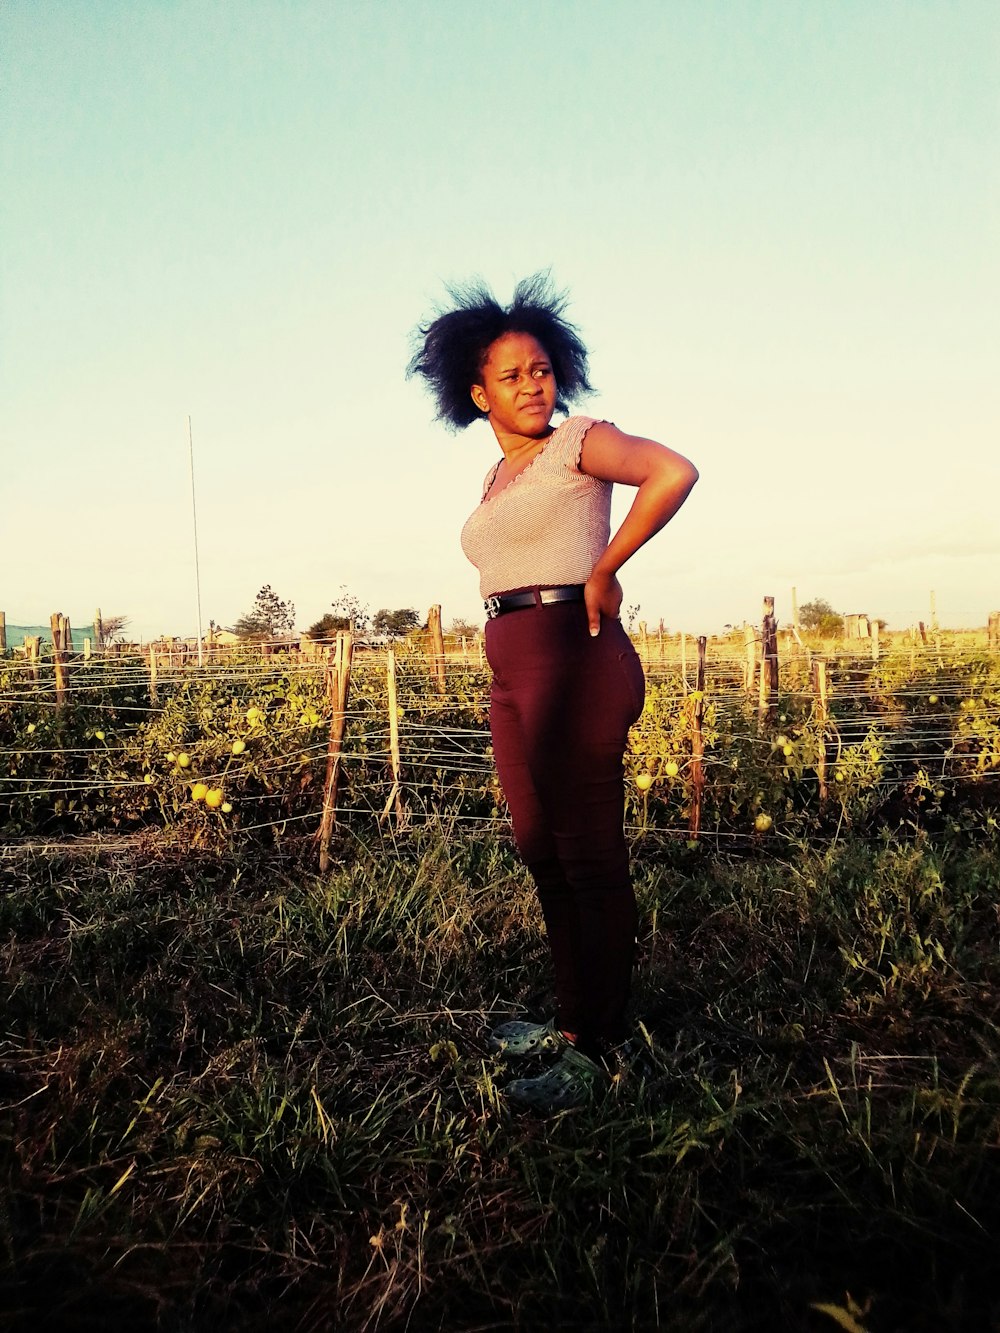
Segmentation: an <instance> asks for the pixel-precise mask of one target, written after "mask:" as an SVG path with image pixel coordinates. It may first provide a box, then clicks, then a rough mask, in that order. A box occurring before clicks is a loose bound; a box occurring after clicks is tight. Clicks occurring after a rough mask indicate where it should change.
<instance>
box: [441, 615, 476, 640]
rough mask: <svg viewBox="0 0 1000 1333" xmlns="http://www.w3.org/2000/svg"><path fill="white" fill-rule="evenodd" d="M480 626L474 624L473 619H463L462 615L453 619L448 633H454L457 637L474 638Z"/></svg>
mask: <svg viewBox="0 0 1000 1333" xmlns="http://www.w3.org/2000/svg"><path fill="white" fill-rule="evenodd" d="M479 628H480V627H479V626H478V625H474V624H473V623H472V621H471V620H463V619H462V617H461V616H459V617H458V618H457V619H455V620H453V621H452V622H451V624H450V625H449V626H448V633H449V634H453V635H454V636H455V638H456V639H474V638H475V637H476V635H477V634H478V633H479Z"/></svg>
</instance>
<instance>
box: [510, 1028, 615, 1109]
mask: <svg viewBox="0 0 1000 1333" xmlns="http://www.w3.org/2000/svg"><path fill="white" fill-rule="evenodd" d="M608 1083H609V1078H608V1073H607V1070H606V1069H604V1068H602V1066H601V1065H599V1064H598V1063H597V1061H596V1060H591V1058H590V1056H589V1055H584V1054H583V1052H582V1051H578V1050H577V1049H576V1047H575V1046H570V1045H568V1044H567V1046H566V1048H565V1050H564V1051H563V1053H562V1058H561V1059H560V1060H559V1062H558V1064H555V1065H553V1066H552V1068H551V1069H547V1070H546V1071H545V1073H544V1074H539V1075H538V1077H537V1078H517V1079H515V1080H514V1082H513V1083H508V1084H507V1086H506V1088H504V1092H505V1093H506V1094H507V1096H508V1097H509V1098H510V1099H511V1101H512V1102H519V1103H520V1104H521V1105H522V1106H530V1107H531V1109H532V1110H534V1111H565V1110H567V1109H568V1108H569V1107H572V1106H584V1105H586V1103H587V1102H590V1101H593V1099H594V1097H595V1096H596V1094H597V1093H599V1092H602V1091H603V1090H604V1089H605V1088H606V1087H607V1086H608Z"/></svg>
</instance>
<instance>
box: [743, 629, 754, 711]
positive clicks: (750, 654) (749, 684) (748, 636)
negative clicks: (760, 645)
mask: <svg viewBox="0 0 1000 1333" xmlns="http://www.w3.org/2000/svg"><path fill="white" fill-rule="evenodd" d="M743 651H744V658H743V688H744V689H745V690H746V692H747V694H749V695H750V696H751V697H752V696H753V692H754V683H755V681H756V679H757V634H756V632H755V630H754V627H753V625H744V626H743Z"/></svg>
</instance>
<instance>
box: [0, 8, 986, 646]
mask: <svg viewBox="0 0 1000 1333" xmlns="http://www.w3.org/2000/svg"><path fill="white" fill-rule="evenodd" d="M0 52H2V54H0V60H2V66H3V67H2V71H0V73H2V92H0V122H2V129H0V135H2V163H0V165H2V174H3V182H4V185H3V191H2V202H0V264H2V270H0V281H2V288H0V301H2V314H0V338H2V345H0V357H2V363H0V394H2V404H3V407H2V425H0V432H2V433H0V450H2V470H0V477H2V492H0V516H2V517H0V521H2V525H3V527H2V540H0V561H2V564H0V609H3V610H5V611H6V613H7V618H8V620H9V621H11V622H13V623H20V624H25V623H35V622H38V621H47V619H48V616H49V614H50V612H52V611H54V610H61V611H63V612H66V613H67V614H69V616H70V618H71V620H73V621H74V622H75V623H77V624H79V625H81V626H82V625H83V624H85V623H86V622H87V620H88V619H89V618H90V617H91V615H92V612H93V608H94V607H95V606H96V605H98V604H99V605H100V606H101V607H102V609H103V610H104V612H105V614H107V615H110V614H114V613H125V614H127V615H129V616H131V618H132V625H133V630H134V631H135V632H137V633H140V634H143V635H151V634H154V633H158V632H170V633H178V634H188V633H192V632H194V629H195V625H196V612H195V582H194V561H193V546H192V526H191V503H190V483H189V473H188V436H187V419H188V416H189V415H190V417H191V419H192V423H193V437H194V446H195V463H196V476H197V496H198V518H199V529H200V547H201V583H202V603H203V615H204V621H205V624H206V625H207V622H208V619H209V617H213V618H214V619H215V620H216V621H217V622H220V623H222V624H229V623H231V622H232V621H233V620H234V619H235V618H236V617H237V616H238V615H239V614H240V613H241V612H243V611H245V610H247V609H249V607H250V605H251V604H252V602H253V598H254V594H255V593H256V591H257V589H258V588H259V587H260V586H261V585H262V584H263V583H270V584H271V585H272V587H273V588H274V590H275V591H276V592H277V593H278V594H279V595H280V596H281V597H283V598H286V599H289V600H291V601H293V602H294V603H295V604H296V607H297V608H298V622H299V625H300V626H301V627H305V626H307V625H308V624H310V623H311V622H312V621H313V620H315V619H316V618H318V617H319V616H320V615H321V614H322V613H323V611H324V610H325V609H326V608H327V607H328V605H329V603H330V601H331V600H332V599H333V598H334V597H336V596H337V594H338V591H339V589H340V587H341V585H346V586H347V588H348V589H349V590H350V591H351V592H352V593H354V594H355V595H356V596H357V597H359V598H360V599H361V600H362V601H364V602H367V603H368V604H369V605H370V606H371V608H372V610H375V609H377V608H379V607H382V606H387V607H390V608H394V607H400V606H414V607H416V608H417V609H418V610H419V611H421V613H422V614H426V609H427V607H428V606H429V605H430V604H431V603H432V602H441V603H442V604H443V608H444V617H445V621H446V623H447V621H449V620H450V619H451V618H453V617H455V616H465V617H469V618H479V617H480V614H481V613H480V603H479V598H478V591H477V578H476V574H475V571H474V570H473V569H472V568H471V566H469V565H467V564H466V563H465V561H464V558H463V556H462V554H461V551H460V548H459V546H458V533H459V529H460V528H461V525H462V523H463V521H464V519H465V517H466V515H467V514H468V512H469V511H470V510H471V509H472V507H473V505H474V504H475V502H476V501H477V499H478V495H479V487H480V483H481V480H482V477H483V475H484V473H485V472H486V470H487V468H488V467H489V465H490V464H491V463H492V461H493V460H494V457H495V456H496V444H495V441H494V440H493V437H492V435H491V434H490V433H489V431H488V428H486V427H482V426H479V425H477V426H475V427H472V428H470V430H468V431H467V432H465V433H464V434H460V435H457V436H455V435H450V434H448V433H446V432H445V431H444V430H442V429H441V427H440V426H438V425H436V424H435V423H434V422H433V420H432V415H433V409H432V406H431V404H430V401H429V400H428V399H427V398H426V396H425V395H424V393H423V391H422V389H421V387H420V385H419V384H418V383H416V382H412V381H411V382H407V381H406V380H405V379H404V368H405V365H406V361H407V359H408V335H409V333H410V330H411V329H412V327H413V326H414V325H415V324H416V323H417V321H418V320H419V319H420V318H421V317H422V316H423V315H425V314H426V313H427V312H428V310H430V309H431V308H432V307H433V305H434V304H435V303H436V302H437V301H438V300H439V299H440V298H441V297H442V295H443V284H444V283H445V282H446V281H448V280H456V279H463V278H465V277H468V276H469V275H472V274H481V275H482V276H484V277H485V278H486V279H487V280H488V281H490V282H491V283H492V284H493V285H494V287H495V289H496V290H497V293H498V295H499V296H501V297H502V298H503V299H507V298H508V297H509V295H510V290H511V288H512V286H513V284H514V282H515V281H516V280H517V278H519V277H521V276H523V275H525V274H528V273H531V272H534V271H535V270H538V269H541V268H547V267H551V269H552V272H553V275H554V278H555V280H556V282H557V284H558V285H560V286H564V287H567V288H568V289H569V291H570V293H571V297H572V305H571V311H570V313H571V317H572V318H573V319H574V320H575V321H576V323H577V324H578V325H579V326H580V328H581V330H582V331H583V333H584V336H585V337H586V338H587V340H588V342H589V345H590V347H591V349H592V378H593V380H594V383H595V384H596V385H597V386H598V389H599V392H598V393H597V394H596V395H595V397H594V398H593V399H592V400H590V401H589V402H588V403H587V404H586V405H585V406H583V407H582V409H580V410H584V411H587V412H589V413H590V414H591V415H594V416H603V417H607V418H608V419H610V420H613V421H615V422H616V423H617V424H618V425H619V426H621V427H622V428H623V429H624V430H627V431H631V432H634V433H637V434H641V435H647V436H651V437H653V438H655V439H660V440H663V441H664V442H665V443H667V444H669V445H671V446H672V447H673V448H676V449H678V450H680V451H681V452H682V453H684V454H687V455H688V456H689V457H690V458H692V459H693V460H694V461H695V463H696V464H697V465H698V467H699V469H700V471H701V482H700V483H699V485H698V487H697V488H696V490H695V492H694V493H693V495H692V498H691V500H690V501H689V502H688V505H687V506H686V508H685V509H684V510H683V511H682V512H681V513H680V514H679V515H678V517H677V518H676V519H675V521H674V522H673V523H672V524H671V525H670V527H669V528H668V529H667V530H666V531H665V532H664V533H662V534H661V535H660V536H659V537H658V538H656V539H655V540H654V541H653V542H652V543H651V544H650V545H649V546H648V547H647V548H645V549H644V550H643V551H642V552H640V553H639V554H638V555H637V556H636V557H635V558H634V559H633V561H632V562H631V563H630V564H629V565H628V566H626V568H625V570H624V571H623V574H622V582H623V584H624V586H625V599H626V603H628V604H636V603H637V604H639V606H640V607H641V612H640V615H641V616H642V617H643V618H647V619H649V620H650V622H653V623H655V622H656V621H657V620H658V619H659V618H660V617H661V616H662V617H663V619H664V620H665V621H666V623H667V625H668V626H670V627H671V628H672V629H681V628H684V629H686V630H688V631H689V632H691V633H712V632H715V631H717V630H718V629H720V628H721V627H722V625H723V624H725V623H726V622H738V621H740V620H742V619H744V618H752V619H756V618H757V617H758V616H759V614H760V599H761V597H762V595H763V594H765V593H773V594H774V595H775V596H776V598H777V612H778V617H779V620H780V619H783V618H784V619H788V618H789V616H790V589H791V587H792V586H793V585H794V586H796V587H797V589H798V596H799V600H800V602H801V601H805V600H808V599H809V598H811V597H823V598H826V599H827V600H829V601H830V602H832V603H833V605H834V606H835V607H836V609H838V610H841V611H854V610H860V611H867V612H868V613H869V614H872V615H879V616H883V617H885V618H886V619H887V620H888V621H889V623H890V626H891V627H892V628H902V627H903V626H905V625H908V624H910V623H912V622H914V621H916V620H917V619H927V618H928V614H929V593H930V590H931V589H934V590H935V591H936V594H937V607H938V614H939V617H940V619H941V622H942V624H944V625H954V626H960V625H978V624H984V623H985V621H986V617H987V613H988V612H989V611H990V610H993V609H996V608H998V607H1000V521H998V514H1000V511H998V496H1000V461H998V460H1000V448H998V445H1000V439H998V435H1000V431H998V423H1000V402H998V399H1000V356H998V352H1000V299H998V298H1000V259H998V237H1000V133H998V129H1000V9H998V7H997V5H996V3H995V0H937V3H934V2H932V0H906V2H905V3H892V2H891V0H885V2H883V0H752V2H749V0H748V2H747V3H741V2H739V0H732V2H726V3H721V2H720V3H713V0H655V3H645V2H644V0H619V2H618V3H615V4H612V3H597V2H595V0H541V2H540V3H539V0H534V2H533V3H531V4H526V3H522V0H508V2H507V3H503V4H499V3H481V2H480V0H424V3H415V2H414V0H369V2H368V3H346V2H338V0H327V2H325V3H314V2H313V0H284V2H279V0H256V2H254V0H243V2H242V3H238V4H235V3H234V4H225V5H223V4H212V5H207V4H205V3H203V2H202V0H199V2H198V3H192V2H189V0H176V2H175V3H171V2H170V0H155V2H154V0H142V2H141V3H136V2H135V0H6V3H5V4H4V5H3V8H2V10H0ZM625 498H626V497H624V496H622V497H620V498H619V501H618V506H619V510H620V509H621V505H622V502H623V501H624V500H625Z"/></svg>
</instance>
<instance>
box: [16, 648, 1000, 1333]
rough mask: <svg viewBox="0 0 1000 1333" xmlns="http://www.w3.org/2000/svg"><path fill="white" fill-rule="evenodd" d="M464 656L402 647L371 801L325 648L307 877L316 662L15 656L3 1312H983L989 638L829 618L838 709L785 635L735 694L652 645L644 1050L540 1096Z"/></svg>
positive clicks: (750, 1319)
mask: <svg viewBox="0 0 1000 1333" xmlns="http://www.w3.org/2000/svg"><path fill="white" fill-rule="evenodd" d="M471 659H472V660H463V659H462V658H461V656H460V655H456V656H455V657H454V658H453V660H452V661H451V662H450V663H449V667H448V674H447V689H446V692H445V693H444V694H443V695H442V694H440V693H438V691H437V689H436V688H435V683H434V678H433V675H432V673H431V672H430V671H429V670H428V668H427V665H426V662H425V659H424V657H423V655H422V654H421V653H420V652H418V651H416V650H414V651H413V652H412V653H409V654H407V653H404V654H401V655H400V661H399V694H398V701H397V718H396V720H397V722H398V724H399V728H400V736H401V747H402V765H403V791H402V795H403V799H404V801H405V814H404V817H403V818H402V819H397V818H396V816H395V814H394V812H393V808H392V796H393V780H392V773H391V771H390V767H389V761H388V755H389V749H388V722H389V719H388V714H387V694H386V686H385V662H384V659H383V658H382V657H381V656H379V655H376V654H371V655H361V654H358V655H357V656H356V658H355V669H354V674H353V678H352V682H351V696H350V704H349V717H348V730H347V736H346V739H345V750H344V766H343V767H344V772H343V785H342V789H341V796H340V800H339V803H338V822H337V826H336V829H335V833H334V843H333V853H334V859H333V865H332V867H331V869H330V870H329V871H327V872H326V873H325V874H320V873H319V872H318V870H317V869H316V849H315V845H314V842H313V834H314V832H315V830H316V827H317V824H318V817H319V807H320V803H321V796H322V788H323V777H324V772H325V765H326V750H327V734H328V730H329V722H330V706H329V702H328V699H329V696H328V692H327V690H326V687H325V683H324V680H323V675H322V671H321V670H317V669H316V668H313V667H308V668H306V667H296V666H293V665H291V664H276V663H275V662H274V660H273V659H272V660H271V661H269V662H262V661H260V660H256V659H252V658H246V659H238V658H234V659H232V660H230V661H228V662H226V663H222V664H215V665H213V666H212V667H211V668H207V669H205V670H204V671H202V672H198V671H196V670H192V669H186V670H184V671H180V670H178V671H176V672H174V673H164V674H162V675H161V677H160V679H159V681H158V682H157V683H156V699H155V701H154V699H153V698H152V697H151V692H150V681H149V678H148V673H147V671H146V668H145V667H144V665H143V663H142V661H141V660H138V659H137V660H136V661H134V662H127V661H126V662H121V661H103V660H101V661H94V662H92V663H91V664H89V665H88V666H86V667H84V665H83V664H82V663H78V664H76V665H75V667H74V670H73V674H72V675H71V677H70V679H69V682H68V684H67V692H66V697H65V699H64V700H63V703H62V707H61V708H57V707H56V703H55V698H54V694H53V682H52V679H51V674H50V673H49V672H48V671H47V669H43V671H42V673H41V675H40V677H39V679H37V680H35V679H34V678H31V677H30V676H29V675H28V674H26V673H25V671H24V668H23V667H22V666H21V665H20V664H18V663H14V662H12V661H8V662H6V663H3V664H0V673H2V672H3V671H4V669H6V674H5V675H4V676H3V679H2V681H0V748H2V749H3V750H4V751H5V758H6V761H7V762H6V765H5V770H4V771H5V774H6V776H5V777H4V778H3V779H2V780H0V822H2V825H3V828H4V834H5V838H6V842H7V846H6V849H5V852H4V858H3V862H2V869H3V874H4V881H5V882H4V892H3V896H2V898H0V942H2V948H3V950H4V985H5V995H4V1002H5V1003H4V1023H3V1028H2V1032H0V1042H2V1045H0V1106H2V1112H0V1151H2V1159H0V1160H2V1169H3V1185H4V1192H3V1208H2V1211H0V1242H2V1250H0V1254H2V1256H3V1260H2V1268H0V1328H4V1327H8V1328H22V1327H31V1328H46V1327H60V1328H81V1329H82V1328H92V1329H95V1330H96V1329H118V1328H121V1329H146V1328H148V1329H163V1330H183V1329H201V1328H204V1327H207V1326H210V1325H212V1326H215V1327H221V1328H234V1329H236V1328H239V1329H250V1330H254V1329H264V1328H275V1327H277V1328H288V1329H303V1330H309V1329H326V1328H337V1329H359V1330H361V1329H367V1330H373V1329H376V1328H378V1329H402V1328H409V1329H414V1330H425V1329H426V1330H430V1329H441V1330H473V1329H477V1330H487V1329H498V1330H499V1329H524V1330H536V1329H549V1328H560V1329H561V1328H566V1329H586V1330H591V1329H592V1330H598V1329H622V1328H638V1329H657V1328H661V1329H667V1330H716V1329H719V1330H723V1329H724V1330H736V1331H737V1333H739V1331H740V1330H756V1329H761V1330H763V1329H805V1330H811V1329H815V1330H823V1329H831V1330H832V1329H836V1328H841V1329H847V1330H852V1329H854V1330H857V1329H865V1330H868V1331H869V1333H883V1331H884V1330H911V1329H912V1330H924V1329H926V1330H947V1329H955V1330H959V1329H977V1330H978V1329H990V1328H1000V1290H998V1282H997V1278H996V1274H997V1272H998V1271H1000V1266H998V1260H1000V1254H998V1246H997V1236H998V1230H1000V1203H998V1183H1000V1178H998V1163H997V1157H998V1152H1000V1060H998V1055H1000V1028H998V1024H1000V957H998V951H997V934H998V927H1000V825H998V820H1000V784H998V781H997V777H998V773H1000V657H998V656H997V655H996V654H995V653H994V654H993V655H992V656H991V655H990V654H988V653H987V652H986V651H985V650H984V649H983V648H982V647H977V646H975V645H963V644H960V643H958V642H950V641H948V640H947V639H946V640H945V641H944V642H943V643H942V644H941V645H935V646H934V647H933V648H929V649H923V648H920V649H919V650H915V649H914V648H913V647H911V646H909V645H905V644H902V643H899V644H896V645H893V646H892V647H891V648H890V650H889V651H888V652H886V653H885V654H884V656H883V658H882V660H881V661H880V662H878V663H877V664H873V663H872V662H871V661H869V660H865V659H864V658H862V657H860V656H858V655H854V656H849V655H847V654H837V655H835V656H834V657H833V658H831V661H830V680H831V692H830V700H829V708H830V716H829V718H828V719H827V720H825V721H823V720H822V719H820V718H818V717H817V709H816V701H815V699H814V697H813V694H812V692H811V687H810V682H809V674H808V671H807V670H806V664H805V663H804V661H802V660H800V659H799V658H793V657H791V656H788V657H787V658H786V659H785V660H784V661H783V664H782V675H781V681H780V691H779V697H778V700H777V711H776V716H775V717H774V719H773V722H770V721H765V722H764V723H763V724H761V723H759V721H758V715H757V700H756V697H755V698H753V699H750V698H748V697H747V695H746V694H745V692H744V690H743V688H742V682H741V679H740V673H739V664H738V662H737V661H736V660H735V658H734V657H733V656H732V654H731V652H730V651H729V649H728V648H727V646H726V645H715V646H714V647H713V651H712V652H711V653H710V656H709V662H708V671H707V675H706V681H705V688H704V691H703V692H702V694H703V697H701V698H700V699H699V698H698V697H697V692H692V691H691V690H690V689H687V691H685V689H684V687H683V684H682V681H681V678H680V673H679V670H678V666H677V663H676V661H675V660H673V659H671V660H669V661H667V662H662V663H661V662H659V661H656V660H654V661H653V662H652V663H651V664H650V671H649V676H650V691H649V700H648V706H647V711H646V713H645V715H644V717H643V719H642V721H641V722H640V724H639V726H638V727H637V728H636V729H635V733H634V736H633V742H632V751H631V753H630V755H629V756H628V758H627V769H628V776H629V793H630V795H629V813H628V820H629V828H630V836H631V838H632V842H633V860H634V866H635V872H636V886H637V892H638V895H639V899H640V906H641V911H642V922H643V925H642V932H641V938H640V962H639V968H638V972H637V980H636V1015H637V1022H638V1023H639V1024H640V1026H639V1031H640V1033H641V1034H642V1035H643V1037H644V1040H645V1041H646V1042H647V1045H648V1052H647V1056H646V1058H645V1060H644V1061H643V1062H642V1063H641V1066H640V1067H638V1068H637V1069H636V1070H635V1071H634V1072H633V1073H632V1074H631V1075H630V1076H629V1077H627V1078H626V1079H625V1080H623V1081H622V1083H621V1084H620V1085H619V1086H616V1087H615V1088H613V1089H612V1092H611V1093H610V1094H609V1096H608V1097H607V1099H605V1100H604V1101H602V1102H601V1103H600V1104H599V1105H597V1106H594V1107H592V1108H588V1109H586V1110H582V1111H575V1112H568V1113H564V1114H563V1115H561V1116H559V1117H556V1118H555V1119H552V1120H547V1121H546V1120H540V1119H536V1118H534V1117H532V1116H528V1115H524V1114H521V1113H515V1112H513V1111H512V1110H511V1109H510V1108H509V1107H508V1106H507V1105H506V1104H505V1102H504V1099H503V1095H502V1087H503V1084H504V1082H505V1080H506V1078H507V1076H508V1072H507V1070H506V1068H505V1066H504V1063H503V1061H502V1060H501V1059H499V1058H498V1057H496V1056H493V1055H490V1054H489V1053H488V1051H487V1049H486V1042H485V1038H486V1033H487V1031H488V1027H489V1024H490V1023H491V1021H494V1020H496V1019H497V1018H498V1017H500V1016H506V1015H509V1014H512V1013H520V1012H522V1011H529V1012H531V1013H534V1014H539V1013H545V1012H547V1006H548V1005H549V1004H550V1002H551V1000H550V994H549V989H548V981H549V979H548V972H547V966H546V959H545V943H544V939H543V936H542V933H541V926H540V921H539V918H538V914H537V912H536V910H535V907H534V903H533V900H532V895H531V892H530V889H529V887H528V885H527V883H526V881H525V877H524V874H523V872H522V870H521V869H520V867H519V865H518V863H517V860H516V857H515V856H514V854H513V852H512V849H511V846H510V843H509V840H508V838H507V835H506V831H505V826H504V822H503V818H502V811H501V809H500V807H499V795H498V793H497V791H496V789H495V784H494V781H493V779H492V776H491V772H490V765H489V755H488V745H487V736H486V733H485V711H484V709H485V698H484V690H485V677H484V675H483V673H482V671H481V669H480V668H479V665H478V662H477V661H476V660H474V654H473V655H471ZM689 674H690V673H689ZM689 683H690V682H689ZM699 703H700V705H701V708H700V709H697V710H696V704H699ZM696 711H698V712H701V714H702V741H703V745H704V750H705V756H704V789H703V792H702V817H701V823H700V831H699V833H698V836H697V837H692V836H691V829H690V828H689V823H690V809H691V803H692V783H693V781H694V775H693V772H692V768H693V764H692V754H691V746H692V727H693V719H694V714H695V712H696ZM182 759H184V760H186V761H187V762H183V763H182V762H181V760H182ZM646 775H648V777H649V779H650V781H649V782H647V781H646ZM636 778H639V779H640V782H638V783H637V782H636V781H635V779H636ZM821 781H822V782H823V787H821ZM199 784H200V786H201V787H203V788H204V791H203V792H201V793H199V791H198V787H199ZM209 791H211V792H219V793H220V797H219V799H218V803H217V804H215V805H212V806H210V805H207V804H206V801H205V799H204V798H205V794H206V793H207V792H209ZM821 792H822V795H821ZM226 807H231V808H229V809H228V810H227V809H226ZM387 809H389V811H390V813H389V814H388V815H384V812H385V811H386V810H387Z"/></svg>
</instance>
